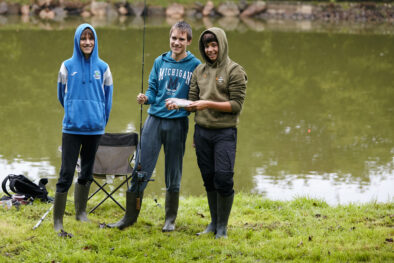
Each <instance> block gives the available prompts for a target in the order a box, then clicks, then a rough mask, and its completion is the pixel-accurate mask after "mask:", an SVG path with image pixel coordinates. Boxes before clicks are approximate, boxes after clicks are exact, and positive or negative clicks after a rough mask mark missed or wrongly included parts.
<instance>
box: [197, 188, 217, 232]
mask: <svg viewBox="0 0 394 263" xmlns="http://www.w3.org/2000/svg"><path fill="white" fill-rule="evenodd" d="M207 198H208V205H209V212H210V213H211V223H209V225H208V226H207V228H206V229H205V230H204V231H202V232H199V233H197V236H200V235H205V234H209V233H214V234H216V222H217V207H218V206H217V203H218V202H217V200H218V199H217V192H216V191H213V192H207Z"/></svg>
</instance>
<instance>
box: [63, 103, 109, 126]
mask: <svg viewBox="0 0 394 263" xmlns="http://www.w3.org/2000/svg"><path fill="white" fill-rule="evenodd" d="M104 109H105V106H104V103H102V102H97V101H92V100H69V101H68V102H67V111H66V112H67V115H66V123H65V124H66V125H65V126H66V127H65V128H66V129H71V130H80V131H94V130H102V129H104V128H105V113H104V112H105V111H104Z"/></svg>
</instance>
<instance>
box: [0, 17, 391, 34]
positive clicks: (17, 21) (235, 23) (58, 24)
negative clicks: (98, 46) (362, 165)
mask: <svg viewBox="0 0 394 263" xmlns="http://www.w3.org/2000/svg"><path fill="white" fill-rule="evenodd" d="M185 20H186V21H187V22H188V23H190V24H191V25H192V26H193V28H194V29H198V28H209V27H212V26H214V25H216V26H220V27H222V28H223V29H225V30H226V31H234V30H236V31H240V32H243V31H246V30H252V31H256V32H262V31H272V30H275V31H287V32H289V31H292V32H295V31H296V32H304V31H312V32H337V33H346V34H349V33H365V32H368V33H375V34H393V33H394V28H393V26H392V24H391V23H390V22H373V21H369V22H364V23H362V22H351V21H311V20H300V21H294V20H280V19H270V20H262V19H256V18H251V17H242V18H239V17H218V18H212V17H203V18H201V19H197V18H195V17H185ZM177 21H178V19H174V18H170V17H166V16H154V17H153V16H151V17H148V18H147V24H148V26H149V27H156V26H159V27H170V26H171V25H173V24H174V23H175V22H177ZM85 22H86V23H90V24H92V25H93V26H94V27H116V28H129V27H132V28H142V27H143V24H144V19H143V17H141V16H118V17H113V16H101V17H99V16H92V17H89V18H82V17H66V18H62V17H58V18H55V19H54V20H42V19H40V18H38V17H35V16H1V15H0V27H16V28H19V27H28V28H40V29H45V30H54V29H64V28H68V27H71V28H75V25H77V24H79V23H85Z"/></svg>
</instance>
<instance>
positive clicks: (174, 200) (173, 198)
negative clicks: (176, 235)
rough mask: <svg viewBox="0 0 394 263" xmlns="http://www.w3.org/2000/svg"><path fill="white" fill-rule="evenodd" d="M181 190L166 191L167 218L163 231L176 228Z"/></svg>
mask: <svg viewBox="0 0 394 263" xmlns="http://www.w3.org/2000/svg"><path fill="white" fill-rule="evenodd" d="M178 206H179V192H168V191H167V192H166V220H165V222H164V227H163V229H162V231H163V232H171V231H174V230H175V219H176V216H177V214H178Z"/></svg>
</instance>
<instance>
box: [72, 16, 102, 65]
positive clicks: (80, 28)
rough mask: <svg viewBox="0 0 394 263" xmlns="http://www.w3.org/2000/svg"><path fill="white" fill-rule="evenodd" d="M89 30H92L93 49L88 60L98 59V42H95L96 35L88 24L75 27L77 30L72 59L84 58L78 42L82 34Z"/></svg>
mask: <svg viewBox="0 0 394 263" xmlns="http://www.w3.org/2000/svg"><path fill="white" fill-rule="evenodd" d="M86 28H89V29H90V30H92V32H93V35H94V48H93V51H92V54H90V57H89V59H90V60H96V59H97V58H98V40H97V34H96V30H94V28H93V27H92V26H91V25H89V24H81V25H79V26H78V27H77V29H76V30H75V35H74V53H73V58H78V59H81V58H84V55H83V53H82V50H81V47H80V45H79V42H80V40H81V35H82V32H83V31H84V30H85V29H86Z"/></svg>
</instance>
